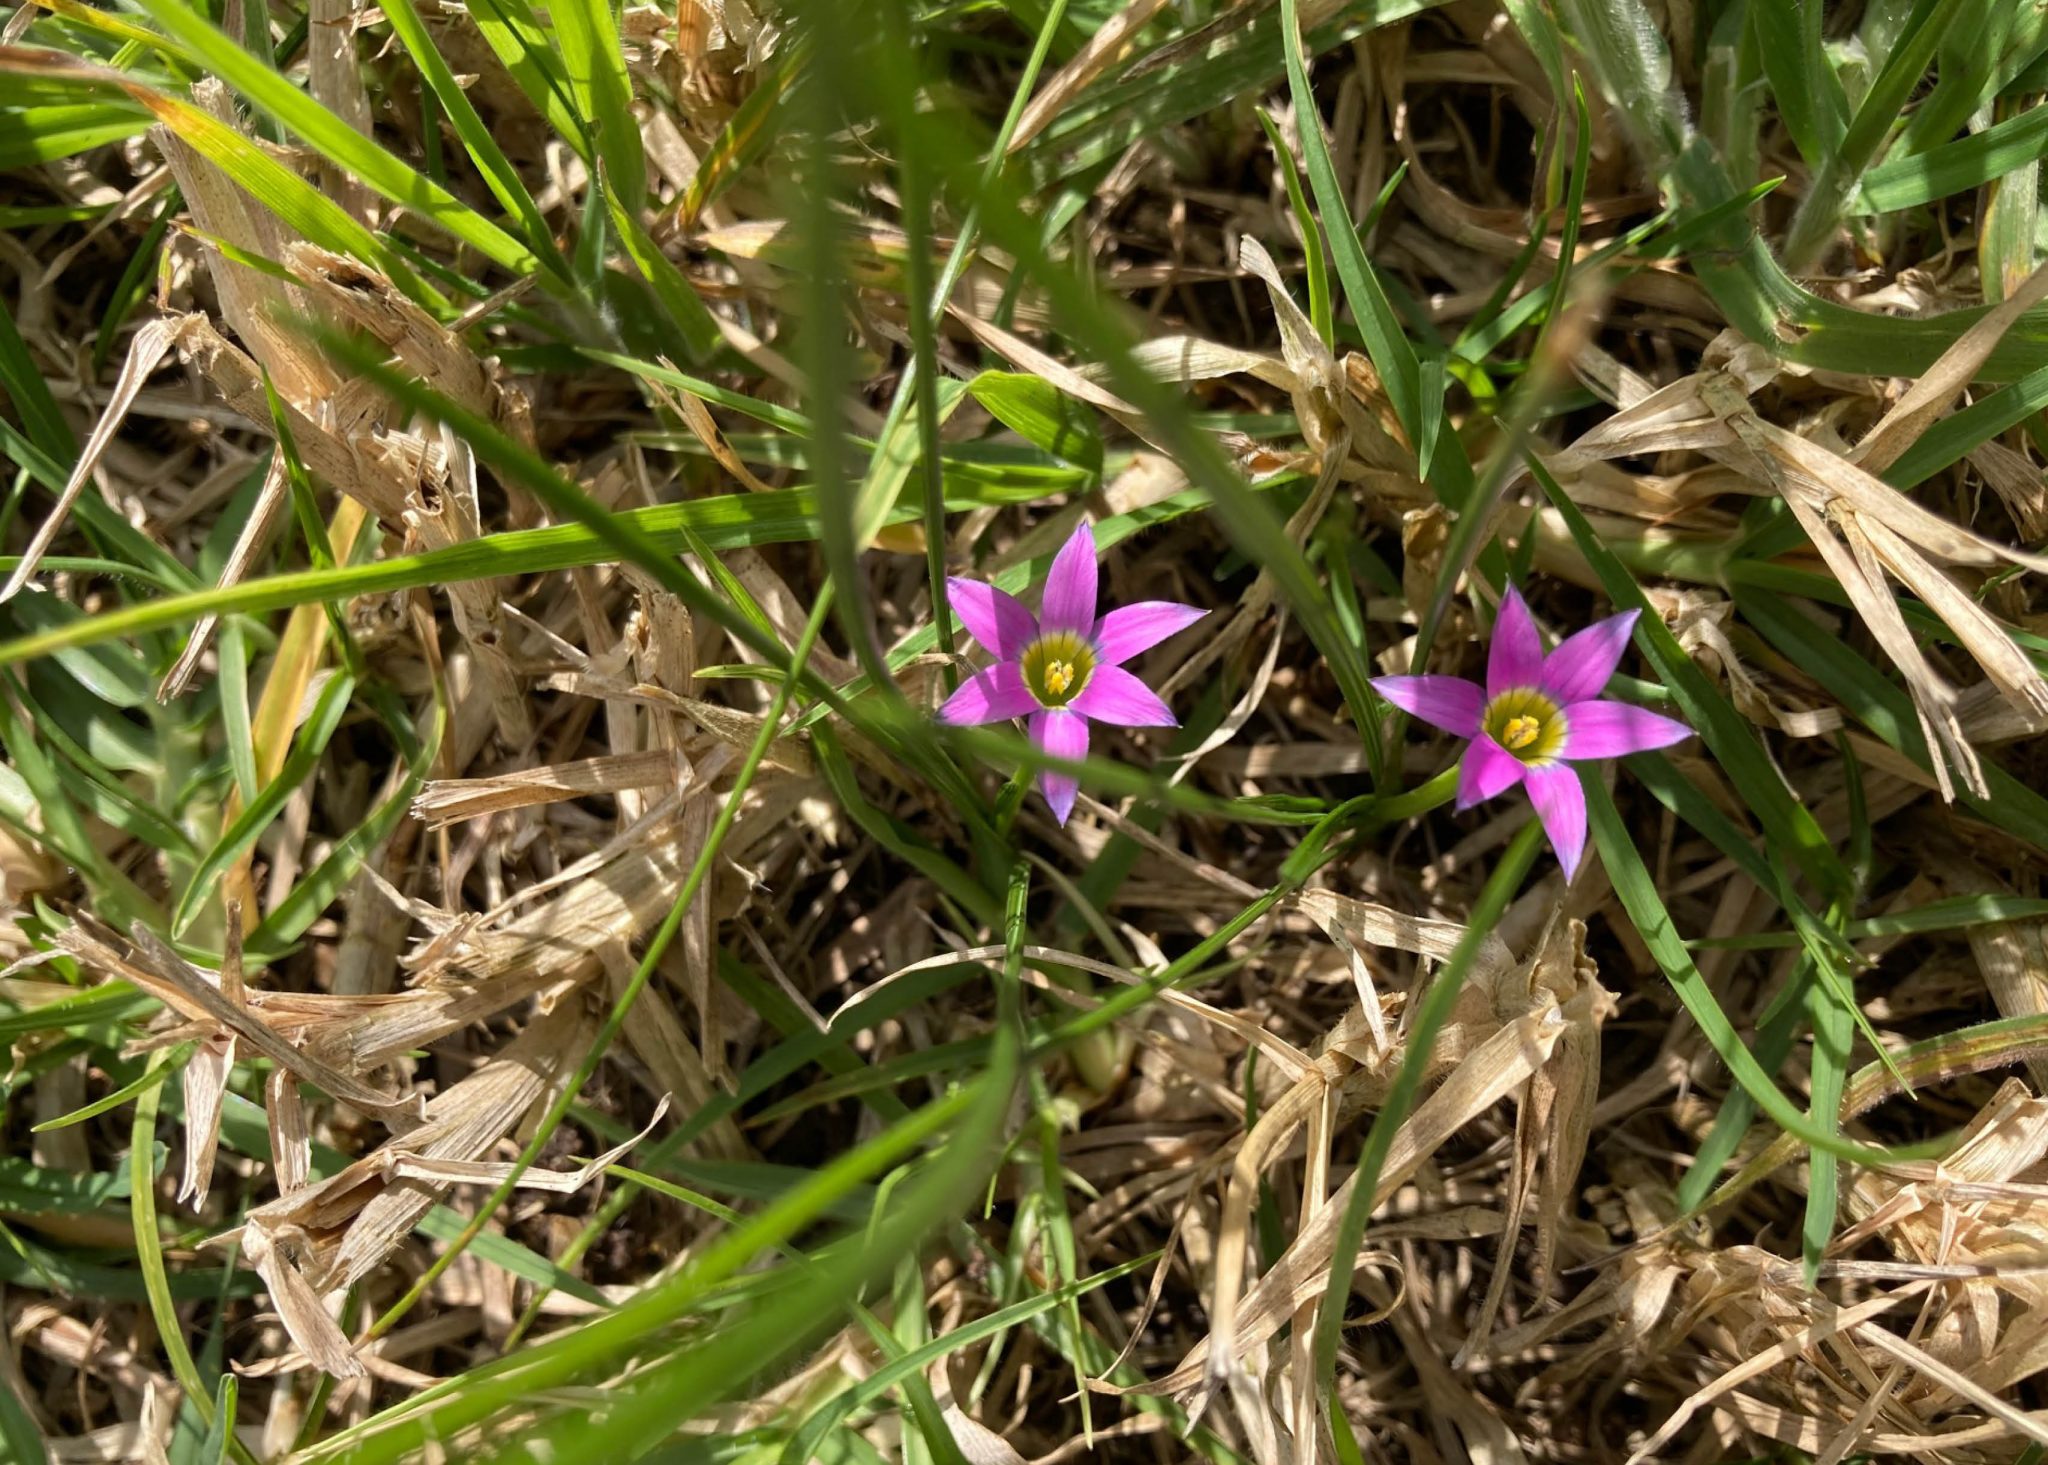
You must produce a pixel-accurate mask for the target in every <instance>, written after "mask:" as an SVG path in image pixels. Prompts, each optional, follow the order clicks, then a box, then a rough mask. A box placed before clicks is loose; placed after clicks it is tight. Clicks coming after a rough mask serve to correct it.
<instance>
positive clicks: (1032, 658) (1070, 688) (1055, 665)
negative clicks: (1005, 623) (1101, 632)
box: [1018, 631, 1095, 707]
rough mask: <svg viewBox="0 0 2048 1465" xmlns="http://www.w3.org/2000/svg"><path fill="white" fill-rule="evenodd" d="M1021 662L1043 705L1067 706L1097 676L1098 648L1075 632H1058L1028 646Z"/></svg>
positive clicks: (1033, 693)
mask: <svg viewBox="0 0 2048 1465" xmlns="http://www.w3.org/2000/svg"><path fill="white" fill-rule="evenodd" d="M1018 664H1019V666H1020V667H1021V668H1022V670H1023V672H1024V685H1025V686H1026V687H1028V688H1029V689H1030V691H1031V695H1032V696H1033V697H1035V698H1037V699H1038V705H1039V706H1041V707H1064V706H1066V705H1067V704H1068V703H1069V702H1072V701H1073V700H1074V699H1075V698H1076V697H1078V696H1080V695H1081V690H1082V688H1084V687H1086V686H1087V685H1088V679H1089V677H1091V676H1092V675H1094V672H1095V648H1094V647H1093V646H1091V645H1089V643H1088V642H1086V641H1084V640H1083V639H1082V638H1081V637H1079V636H1077V635H1075V634H1074V633H1073V632H1072V631H1054V632H1052V633H1050V634H1049V635H1044V636H1040V637H1039V638H1038V639H1037V640H1036V641H1033V642H1032V643H1031V644H1030V645H1029V646H1027V647H1025V648H1024V654H1023V655H1022V656H1021V657H1019V658H1018Z"/></svg>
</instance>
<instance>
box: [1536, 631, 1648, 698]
mask: <svg viewBox="0 0 2048 1465" xmlns="http://www.w3.org/2000/svg"><path fill="white" fill-rule="evenodd" d="M1640 613H1641V612H1639V611H1633V610H1628V611H1623V612H1622V613H1621V614H1620V615H1618V616H1609V617H1608V618H1607V619H1606V620H1604V621H1599V622H1597V623H1595V624H1593V625H1590V626H1588V627H1586V629H1585V630H1583V631H1575V632H1573V633H1572V634H1571V635H1569V636H1567V637H1565V638H1564V640H1563V641H1561V642H1559V643H1558V647H1557V650H1555V651H1553V652H1551V653H1550V659H1549V660H1548V661H1546V662H1544V663H1543V678H1542V680H1541V681H1540V682H1538V683H1537V685H1538V686H1540V687H1541V688H1542V689H1543V690H1544V691H1546V692H1548V693H1549V694H1550V695H1551V696H1553V697H1555V698H1556V699H1557V700H1558V701H1559V702H1560V703H1562V704H1564V705H1566V706H1569V705H1570V704H1571V703H1573V702H1583V701H1585V700H1586V699H1587V698H1588V697H1597V696H1599V695H1600V694H1601V692H1603V691H1605V690H1606V687H1607V683H1608V680H1609V678H1611V677H1612V676H1613V675H1614V669H1615V668H1616V667H1617V666H1620V665H1621V656H1622V653H1623V652H1625V651H1627V650H1628V638H1629V633H1630V632H1632V631H1634V630H1635V628H1636V617H1637V616H1638V615H1639V614H1640Z"/></svg>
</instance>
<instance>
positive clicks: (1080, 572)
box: [1038, 519, 1095, 636]
mask: <svg viewBox="0 0 2048 1465" xmlns="http://www.w3.org/2000/svg"><path fill="white" fill-rule="evenodd" d="M1038 624H1039V628H1040V629H1041V630H1045V631H1072V632H1074V633H1075V634H1076V635H1080V636H1086V635H1087V634H1088V633H1089V632H1090V631H1092V630H1094V629H1095V536H1094V534H1093V533H1092V532H1090V530H1089V528H1088V521H1087V520H1085V519H1084V520H1082V521H1081V523H1080V525H1079V527H1077V528H1076V529H1075V530H1074V532H1073V534H1072V535H1070V536H1069V537H1068V539H1067V542H1066V543H1065V544H1063V545H1061V546H1060V552H1059V553H1058V554H1056V555H1054V556H1053V559H1052V573H1051V574H1049V575H1047V576H1046V577H1045V600H1044V602H1043V603H1042V604H1041V605H1040V607H1039V611H1038Z"/></svg>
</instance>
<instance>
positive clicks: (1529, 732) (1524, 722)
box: [1480, 687, 1566, 767]
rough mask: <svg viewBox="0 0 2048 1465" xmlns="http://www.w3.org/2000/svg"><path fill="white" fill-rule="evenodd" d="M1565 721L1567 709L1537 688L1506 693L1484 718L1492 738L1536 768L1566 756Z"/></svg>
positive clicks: (1496, 699)
mask: <svg viewBox="0 0 2048 1465" xmlns="http://www.w3.org/2000/svg"><path fill="white" fill-rule="evenodd" d="M1565 721H1566V719H1565V715H1564V709H1563V708H1561V707H1559V706H1558V705H1557V703H1556V701H1555V700H1553V699H1552V698H1550V697H1549V696H1546V695H1545V694H1544V693H1542V692H1539V691H1537V690H1536V689H1535V688H1534V687H1517V688H1515V689H1514V690H1512V691H1508V692H1502V693H1501V694H1500V695H1499V696H1498V697H1495V698H1494V699H1493V700H1492V701H1491V702H1489V703H1488V704H1487V706H1486V711H1485V713H1484V715H1483V716H1482V717H1481V718H1480V723H1481V725H1482V726H1483V727H1484V728H1485V729H1486V733H1487V735H1488V736H1489V737H1491V738H1492V739H1493V740H1494V741H1495V742H1496V743H1499V744H1500V745H1501V747H1503V748H1505V749H1507V751H1508V752H1510V753H1512V754H1514V755H1515V757H1516V758H1518V759H1520V760H1521V761H1522V762H1524V763H1527V764H1530V765H1531V766H1534V767H1541V766H1543V765H1544V764H1547V763H1550V762H1552V761H1554V760H1555V759H1557V758H1558V757H1560V756H1562V755H1563V753H1564V745H1565Z"/></svg>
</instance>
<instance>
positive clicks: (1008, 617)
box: [939, 522, 1208, 824]
mask: <svg viewBox="0 0 2048 1465" xmlns="http://www.w3.org/2000/svg"><path fill="white" fill-rule="evenodd" d="M1095 582H1096V568H1095V536H1094V535H1093V534H1092V533H1090V532H1089V529H1088V525H1087V524H1086V523H1085V522H1084V523H1083V524H1082V525H1081V527H1080V528H1078V529H1076V530H1075V531H1074V533H1073V535H1072V537H1071V538H1069V539H1068V540H1067V542H1066V543H1065V544H1063V545H1061V546H1060V552H1059V553H1058V554H1057V555H1055V556H1054V557H1053V562H1052V572H1051V573H1050V574H1049V575H1047V576H1046V577H1045V599H1044V603H1043V604H1042V605H1041V607H1040V608H1039V613H1038V614H1037V615H1036V616H1034V615H1032V614H1031V612H1030V611H1028V610H1026V609H1025V608H1024V604H1023V602H1022V601H1020V600H1018V599H1017V597H1016V596H1014V595H1009V594H1006V593H1005V592H1003V591H1001V590H998V589H996V587H995V586H993V585H984V584H982V583H981V582H980V581H978V580H961V579H957V578H952V577H949V578H948V579H947V581H946V594H947V598H948V599H949V600H950V601H951V603H952V606H953V610H954V613H955V614H957V615H958V616H959V617H960V620H961V623H962V624H963V625H965V626H966V627H967V630H968V632H969V634H971V635H972V636H973V637H974V639H975V640H977V641H979V642H980V643H981V644H982V645H983V646H984V647H985V648H987V650H988V651H989V652H990V653H991V654H992V655H994V656H995V657H996V664H995V665H994V666H991V667H989V668H987V669H986V670H984V671H978V672H975V673H974V674H973V675H972V676H970V677H968V679H967V680H966V681H964V682H962V683H961V684H960V690H959V691H957V692H955V693H954V694H953V695H952V696H951V697H948V698H947V699H946V705H945V706H943V707H941V708H940V709H939V721H940V722H943V723H946V724H948V725H949V726H952V727H971V726H974V725H976V724H979V723H984V722H1001V721H1002V720H1003V719H1005V718H1010V717H1028V718H1030V719H1031V721H1030V729H1031V741H1032V742H1034V743H1036V744H1038V746H1039V747H1040V748H1043V749H1044V750H1045V751H1046V752H1047V753H1050V754H1051V755H1052V756H1053V757H1055V758H1072V759H1078V758H1085V757H1087V756H1088V721H1089V719H1090V718H1093V719H1094V720H1095V721H1097V722H1107V723H1112V724H1114V725H1116V726H1118V727H1178V726H1179V725H1180V724H1179V723H1177V722H1176V721H1174V716H1173V714H1172V713H1171V712H1169V711H1168V710H1167V708H1166V704H1165V703H1164V702H1162V701H1160V700H1159V698H1158V697H1156V696H1154V695H1153V693H1152V690H1151V688H1149V687H1147V686H1146V685H1145V684H1144V683H1143V682H1141V681H1139V680H1138V679H1137V677H1135V676H1133V675H1132V674H1131V673H1130V672H1128V671H1125V670H1124V663H1125V662H1127V661H1129V660H1130V659H1131V658H1132V657H1134V656H1136V655H1137V654H1138V653H1139V652H1141V651H1148V650H1150V649H1151V648H1152V647H1154V646H1157V645H1158V644H1159V643H1160V642H1161V641H1164V640H1165V639H1166V638H1167V637H1168V636H1171V635H1173V634H1174V633H1175V632H1176V631H1184V630H1186V629H1187V628H1188V627H1189V626H1192V625H1193V624H1194V623H1195V622H1196V621H1198V620H1200V619H1201V618H1202V617H1203V616H1205V615H1207V614H1208V612H1207V611H1206V610H1197V609H1196V608H1195V607H1194V606H1192V605H1177V604H1175V603H1174V602H1172V601H1170V600H1145V601H1140V602H1139V603H1138V604H1136V605H1126V606H1124V607H1122V608H1121V609H1118V610H1113V611H1111V612H1110V613H1109V614H1108V615H1106V616H1103V617H1102V618H1101V619H1099V620H1098V619H1097V618H1096V615H1095V601H1096V585H1095ZM1038 786H1039V788H1040V789H1042V790H1043V791H1044V793H1045V801H1046V803H1048V804H1050V805H1051V806H1052V812H1053V817H1054V818H1055V819H1058V820H1059V821H1060V823H1062V824H1065V823H1066V822H1067V816H1068V815H1069V814H1071V813H1073V811H1074V795H1075V794H1076V793H1077V792H1079V789H1080V785H1079V784H1078V783H1077V782H1075V780H1074V779H1073V778H1071V777H1070V776H1068V775H1067V774H1064V773H1053V772H1050V771H1048V772H1045V773H1041V774H1040V775H1039V776H1038Z"/></svg>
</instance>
